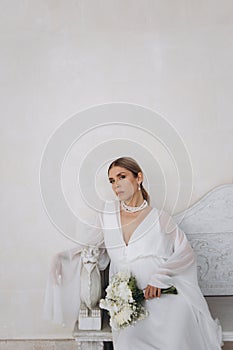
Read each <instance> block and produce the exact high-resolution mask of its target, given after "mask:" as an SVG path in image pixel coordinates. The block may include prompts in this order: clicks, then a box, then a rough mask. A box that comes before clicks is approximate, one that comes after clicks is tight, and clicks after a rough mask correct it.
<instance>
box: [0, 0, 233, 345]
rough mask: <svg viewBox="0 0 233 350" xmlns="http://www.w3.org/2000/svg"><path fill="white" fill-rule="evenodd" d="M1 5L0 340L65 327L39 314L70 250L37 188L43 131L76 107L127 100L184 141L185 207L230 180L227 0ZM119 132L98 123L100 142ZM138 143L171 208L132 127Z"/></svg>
mask: <svg viewBox="0 0 233 350" xmlns="http://www.w3.org/2000/svg"><path fill="white" fill-rule="evenodd" d="M0 10H1V11H0V13H1V15H0V16H1V21H0V45H1V46H0V52H1V58H0V59H1V65H0V69H1V85H0V89H1V107H2V114H1V121H2V123H1V139H0V140H1V153H2V157H1V161H2V165H1V173H0V175H1V199H2V200H1V214H2V215H1V235H2V238H1V264H0V266H1V290H0V310H1V314H0V338H2V339H3V338H18V339H19V338H37V339H38V338H50V337H51V338H52V337H56V338H64V337H69V336H70V334H71V330H70V329H66V328H61V327H60V326H55V325H52V324H51V323H50V322H48V321H45V320H43V319H42V306H43V296H44V289H45V284H46V279H47V274H48V269H49V265H50V261H51V257H52V255H53V254H54V253H55V252H57V251H60V250H63V249H68V248H70V247H73V243H72V242H71V241H69V240H68V239H66V238H65V237H64V236H62V235H61V234H60V233H59V232H58V230H57V229H56V228H55V226H54V225H52V223H51V222H50V220H49V218H48V216H47V215H46V213H45V210H44V208H43V205H42V200H41V197H40V186H39V171H40V160H41V157H42V154H43V150H44V147H45V145H46V143H47V141H48V138H49V137H50V135H51V134H52V133H53V132H54V131H55V130H56V129H57V128H58V126H59V125H60V124H61V123H63V122H64V121H65V120H66V119H67V118H68V117H70V116H71V115H74V114H76V113H77V112H78V111H81V110H83V109H86V108H89V107H91V106H93V105H99V104H103V103H109V102H128V103H131V104H136V105H140V106H142V108H148V109H149V110H152V111H156V112H157V113H158V114H159V115H160V116H161V118H162V120H166V123H167V125H168V123H170V125H172V130H173V132H174V133H173V135H174V134H176V133H178V134H179V135H180V137H181V138H182V140H183V142H184V145H185V147H187V149H188V152H189V154H190V158H191V164H192V170H193V194H192V198H191V204H192V203H194V202H196V201H197V200H198V199H199V198H200V197H202V196H203V195H204V194H205V193H206V192H208V191H209V190H210V189H212V188H214V187H216V186H217V185H220V184H225V183H232V182H233V177H232V174H233V162H232V146H233V138H232V135H233V121H232V120H233V119H232V100H233V86H232V85H233V73H232V72H233V57H232V56H233V55H232V54H233V43H232V37H233V22H232V16H233V3H232V1H231V0H228V1H227V0H223V1H216V0H211V1H210V0H203V1H197V0H195V1H194V0H193V1H185V0H173V1H162V0H160V1H159V0H153V1H145V0H136V1H135V0H134V1H132V0H131V1H128V0H120V1H108V0H106V1H78V0H76V1H74V0H73V1H72V0H69V1H64V0H63V1H53V0H46V1H45V0H40V1H39V0H37V1H36V0H34V1H31V0H28V1H26V0H21V1H10V2H9V1H7V0H5V1H4V0H1V2H0ZM148 113H149V112H148ZM156 115H157V114H156ZM116 121H117V120H116ZM82 122H84V119H80V123H81V124H80V126H81V125H82ZM134 132H135V130H133V131H132V130H131V131H129V133H128V134H127V136H130V137H131V138H132V139H133V137H134V135H135V134H134ZM116 133H117V135H118V137H121V134H120V133H119V134H118V132H117V131H116V130H115V129H111V128H110V129H108V130H105V129H104V128H102V129H100V130H98V132H97V131H96V134H98V140H99V141H98V142H101V140H103V141H104V140H105V138H106V135H108V136H109V137H110V139H111V137H112V135H116ZM89 136H91V134H90V135H89ZM144 141H145V142H146V141H148V147H149V148H151V149H150V151H151V152H152V154H153V150H154V152H155V149H156V152H155V153H156V159H157V160H158V161H160V162H161V164H162V165H163V167H164V168H165V174H167V177H168V180H167V184H168V194H167V198H166V200H167V206H168V207H169V205H170V201H172V200H173V198H172V196H173V193H175V191H174V192H173V190H174V189H173V187H172V185H171V187H169V184H171V180H172V175H173V173H171V172H170V173H169V172H168V171H167V170H168V169H172V168H170V166H168V163H167V162H166V159H167V158H166V155H165V153H162V150H161V153H160V152H158V149H157V148H153V147H152V141H150V140H148V138H147V137H146V136H145V135H144V136H143V135H141V139H140V144H142V143H143V142H144ZM132 142H133V141H132ZM84 145H85V139H84V140H83V141H81V143H80V145H79V149H80V150H83V149H84V148H83V147H84ZM89 145H91V143H90V144H89ZM144 152H145V151H144ZM173 152H174V153H175V152H176V149H173ZM77 154H78V153H77V152H76V156H77ZM113 154H114V152H113ZM116 154H117V151H116ZM159 155H160V158H159ZM117 156H118V154H117ZM140 157H142V156H139V158H140ZM142 158H143V157H142ZM73 159H75V158H73ZM166 166H167V168H166ZM184 166H185V164H184ZM163 167H162V168H163ZM67 171H69V167H68V170H67ZM148 173H149V170H148ZM168 173H169V174H170V175H169V174H168ZM67 174H69V173H67ZM155 184H156V180H155ZM185 185H186V183H185V182H183V183H181V186H185ZM169 189H170V190H171V192H170V191H169ZM69 190H70V189H69V188H68V190H67V191H69ZM154 191H155V193H157V195H158V198H159V201H161V200H162V196H160V193H159V192H160V189H159V188H156V189H154ZM184 205H185V201H184V202H183V203H182V202H181V203H179V207H177V209H179V210H181V209H184Z"/></svg>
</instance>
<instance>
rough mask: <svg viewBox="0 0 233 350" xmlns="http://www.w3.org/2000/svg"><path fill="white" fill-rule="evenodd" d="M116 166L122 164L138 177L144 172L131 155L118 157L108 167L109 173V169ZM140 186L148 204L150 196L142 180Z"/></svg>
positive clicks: (121, 165)
mask: <svg viewBox="0 0 233 350" xmlns="http://www.w3.org/2000/svg"><path fill="white" fill-rule="evenodd" d="M114 166H120V167H122V168H125V169H127V170H129V171H131V173H132V174H133V176H134V177H135V178H136V177H137V176H138V173H139V172H142V169H141V168H140V166H139V165H138V163H137V162H136V161H135V160H134V159H133V158H131V157H121V158H117V159H115V160H114V161H113V162H112V163H111V164H110V165H109V168H108V175H109V171H110V169H111V168H113V167H114ZM140 187H141V191H142V196H143V198H144V199H145V200H146V201H147V202H148V204H150V196H149V194H148V193H147V191H146V190H145V188H144V187H143V184H142V182H141V183H140Z"/></svg>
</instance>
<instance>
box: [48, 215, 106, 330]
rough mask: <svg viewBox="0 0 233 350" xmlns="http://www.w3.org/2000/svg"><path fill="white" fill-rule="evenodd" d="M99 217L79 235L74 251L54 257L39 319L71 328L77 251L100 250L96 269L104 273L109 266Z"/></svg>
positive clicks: (78, 259) (76, 304)
mask: <svg viewBox="0 0 233 350" xmlns="http://www.w3.org/2000/svg"><path fill="white" fill-rule="evenodd" d="M100 222H101V218H100V217H99V215H97V216H96V218H95V223H94V225H93V226H92V227H90V228H88V229H87V231H85V234H83V233H82V234H81V235H80V236H82V238H83V239H82V243H80V244H76V246H75V248H73V249H70V250H67V251H63V252H60V253H58V254H56V255H55V256H54V257H53V259H52V263H51V268H50V272H49V275H48V279H47V285H46V289H45V298H44V307H43V316H44V318H45V319H48V320H50V321H52V322H54V323H58V324H61V325H63V326H66V327H73V326H74V324H75V322H76V320H77V318H78V314H79V308H80V272H81V266H82V261H81V252H82V250H83V248H85V247H87V246H95V247H98V248H99V249H100V256H99V260H98V267H99V269H100V270H105V269H106V267H107V266H108V264H109V261H110V259H109V256H108V254H107V251H106V249H105V245H104V239H103V232H102V229H101V227H100Z"/></svg>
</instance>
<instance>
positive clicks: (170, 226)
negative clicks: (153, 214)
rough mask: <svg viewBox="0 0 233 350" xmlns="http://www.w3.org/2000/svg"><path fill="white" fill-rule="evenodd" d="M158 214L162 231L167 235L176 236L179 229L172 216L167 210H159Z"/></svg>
mask: <svg viewBox="0 0 233 350" xmlns="http://www.w3.org/2000/svg"><path fill="white" fill-rule="evenodd" d="M157 213H158V218H159V223H160V227H161V230H162V231H163V232H164V233H165V234H169V235H171V234H174V233H175V232H176V229H177V223H176V222H175V220H174V219H173V217H172V216H171V214H170V213H169V212H168V211H167V210H165V209H158V210H157Z"/></svg>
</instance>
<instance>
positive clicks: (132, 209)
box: [121, 199, 148, 213]
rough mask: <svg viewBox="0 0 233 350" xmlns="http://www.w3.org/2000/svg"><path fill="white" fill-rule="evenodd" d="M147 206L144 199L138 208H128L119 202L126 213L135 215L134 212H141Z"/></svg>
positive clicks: (122, 202)
mask: <svg viewBox="0 0 233 350" xmlns="http://www.w3.org/2000/svg"><path fill="white" fill-rule="evenodd" d="M147 206H148V203H147V201H146V200H145V199H144V201H143V202H142V204H141V205H140V206H139V207H130V206H129V205H127V204H125V202H124V201H121V208H122V209H123V210H124V211H126V212H128V213H135V212H136V211H139V210H142V209H144V208H146V207H147Z"/></svg>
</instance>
